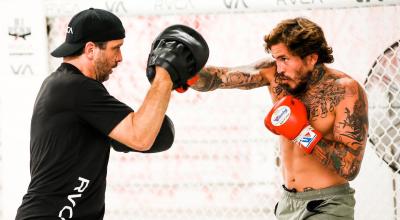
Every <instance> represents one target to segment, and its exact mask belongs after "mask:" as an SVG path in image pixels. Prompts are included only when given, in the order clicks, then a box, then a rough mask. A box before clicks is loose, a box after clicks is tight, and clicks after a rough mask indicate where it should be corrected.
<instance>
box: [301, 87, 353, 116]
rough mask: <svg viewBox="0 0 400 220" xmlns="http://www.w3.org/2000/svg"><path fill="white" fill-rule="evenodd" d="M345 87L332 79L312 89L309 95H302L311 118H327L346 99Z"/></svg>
mask: <svg viewBox="0 0 400 220" xmlns="http://www.w3.org/2000/svg"><path fill="white" fill-rule="evenodd" d="M345 92H346V91H345V88H344V87H342V86H338V85H337V84H335V83H333V82H332V80H328V81H324V82H321V83H320V84H319V85H317V86H316V87H315V88H313V89H312V90H310V92H309V93H307V95H305V96H304V97H300V98H301V100H302V101H303V102H304V103H305V104H306V106H307V108H308V113H309V117H310V120H311V121H312V120H316V118H318V117H320V118H325V117H327V115H328V113H330V112H333V111H334V110H335V107H336V106H337V105H338V104H339V102H340V101H342V100H343V99H344V96H345Z"/></svg>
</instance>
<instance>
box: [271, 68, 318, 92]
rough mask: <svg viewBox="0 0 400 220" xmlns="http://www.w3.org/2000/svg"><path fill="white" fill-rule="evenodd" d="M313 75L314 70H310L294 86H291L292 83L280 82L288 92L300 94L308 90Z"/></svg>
mask: <svg viewBox="0 0 400 220" xmlns="http://www.w3.org/2000/svg"><path fill="white" fill-rule="evenodd" d="M311 76H312V71H308V72H307V74H305V76H304V77H302V78H300V82H299V83H298V84H297V85H296V86H295V87H294V88H292V87H290V85H289V84H287V83H280V84H279V85H280V86H281V87H282V88H283V89H284V90H286V91H287V92H288V93H290V94H292V95H299V94H302V93H304V92H305V91H307V89H308V85H309V84H310V79H311Z"/></svg>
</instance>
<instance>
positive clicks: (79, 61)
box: [63, 56, 96, 79]
mask: <svg viewBox="0 0 400 220" xmlns="http://www.w3.org/2000/svg"><path fill="white" fill-rule="evenodd" d="M63 62H64V63H69V64H71V65H74V66H75V67H76V68H78V69H79V71H81V72H82V74H83V75H85V76H86V77H88V78H92V79H96V77H95V74H94V70H93V68H91V65H90V64H89V63H88V61H86V60H83V58H82V57H81V56H75V57H64V60H63Z"/></svg>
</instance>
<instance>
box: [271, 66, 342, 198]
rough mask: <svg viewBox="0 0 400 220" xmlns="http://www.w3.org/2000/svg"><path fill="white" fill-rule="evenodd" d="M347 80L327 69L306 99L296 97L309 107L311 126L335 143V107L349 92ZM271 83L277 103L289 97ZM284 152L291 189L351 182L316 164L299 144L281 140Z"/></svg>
mask: <svg viewBox="0 0 400 220" xmlns="http://www.w3.org/2000/svg"><path fill="white" fill-rule="evenodd" d="M347 77H348V76H347V75H345V74H343V73H340V72H338V71H335V70H332V69H326V72H325V73H324V75H323V76H322V78H320V79H319V80H318V82H317V83H315V84H313V85H311V86H310V87H309V88H308V90H307V91H306V92H305V93H303V94H302V95H299V96H296V98H298V99H300V100H301V101H302V102H303V103H304V104H305V105H306V107H307V110H308V113H309V120H310V124H311V125H312V126H313V127H314V128H315V129H317V130H318V131H320V132H321V133H322V134H323V136H324V138H326V139H331V140H333V126H334V120H335V107H336V105H337V104H338V103H339V102H340V101H341V100H343V99H344V97H345V96H346V93H348V92H349V91H346V90H345V89H344V87H342V86H341V83H340V82H341V80H346V78H347ZM269 81H270V86H269V87H268V88H269V91H270V94H271V96H272V100H273V101H274V102H275V101H277V100H279V99H280V98H282V97H283V96H285V95H288V93H287V92H286V91H285V90H283V89H282V88H281V87H280V86H279V85H278V84H277V81H276V80H269ZM280 150H281V160H282V172H283V178H284V184H285V186H286V187H287V188H289V189H296V190H297V191H304V190H309V189H321V188H326V187H330V186H333V185H339V184H343V183H346V182H347V180H346V179H345V178H343V177H341V176H339V175H338V174H337V173H335V172H333V171H332V170H329V169H327V168H326V167H325V166H324V165H323V164H321V163H320V162H319V161H317V160H315V159H314V158H313V157H312V155H309V154H306V153H305V152H304V151H303V150H302V149H301V147H300V146H298V143H294V142H292V141H290V140H288V139H286V138H284V137H283V136H281V137H280Z"/></svg>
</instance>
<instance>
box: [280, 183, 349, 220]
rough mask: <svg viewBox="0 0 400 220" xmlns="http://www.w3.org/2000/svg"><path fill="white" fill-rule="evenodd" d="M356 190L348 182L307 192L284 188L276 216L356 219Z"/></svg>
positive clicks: (285, 219)
mask: <svg viewBox="0 0 400 220" xmlns="http://www.w3.org/2000/svg"><path fill="white" fill-rule="evenodd" d="M354 192H355V191H354V189H353V188H351V187H350V185H349V184H348V183H347V184H343V185H339V186H333V187H329V188H325V189H318V190H311V191H307V192H289V191H287V190H284V192H283V195H282V198H281V200H280V201H279V202H278V203H277V204H276V206H275V211H274V212H275V216H276V217H277V219H279V220H299V219H307V220H317V219H318V220H319V219H323V220H331V219H332V220H339V219H340V220H347V219H354V206H355V203H356V201H355V198H354Z"/></svg>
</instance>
